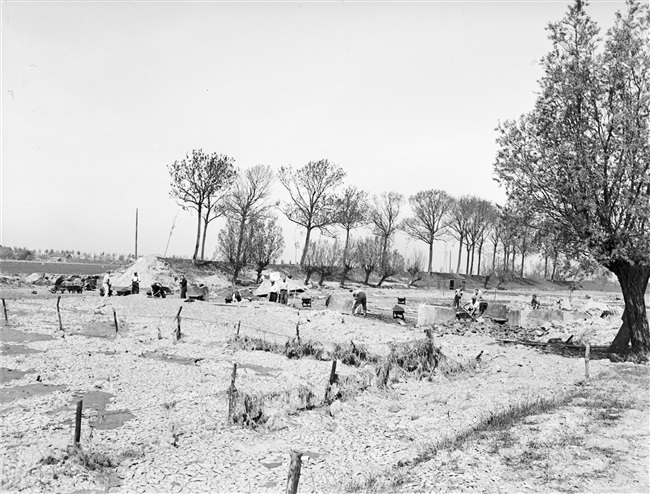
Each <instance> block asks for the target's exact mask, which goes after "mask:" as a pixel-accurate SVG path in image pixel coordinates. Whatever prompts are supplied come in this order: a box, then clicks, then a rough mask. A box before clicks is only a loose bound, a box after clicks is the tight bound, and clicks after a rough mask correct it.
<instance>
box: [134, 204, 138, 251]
mask: <svg viewBox="0 0 650 494" xmlns="http://www.w3.org/2000/svg"><path fill="white" fill-rule="evenodd" d="M135 260H136V261H137V260H138V208H135Z"/></svg>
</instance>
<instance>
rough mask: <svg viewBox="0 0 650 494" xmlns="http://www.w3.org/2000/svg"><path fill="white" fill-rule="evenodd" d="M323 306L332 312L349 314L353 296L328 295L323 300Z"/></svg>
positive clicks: (352, 304)
mask: <svg viewBox="0 0 650 494" xmlns="http://www.w3.org/2000/svg"><path fill="white" fill-rule="evenodd" d="M325 307H327V308H328V309H329V310H332V311H334V312H341V313H345V314H349V313H350V312H352V307H354V297H353V296H352V294H350V296H345V295H330V296H329V297H327V300H326V301H325Z"/></svg>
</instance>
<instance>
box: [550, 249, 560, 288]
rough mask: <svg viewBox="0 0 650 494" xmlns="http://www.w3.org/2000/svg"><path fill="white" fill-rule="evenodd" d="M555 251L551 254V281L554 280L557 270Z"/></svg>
mask: <svg viewBox="0 0 650 494" xmlns="http://www.w3.org/2000/svg"><path fill="white" fill-rule="evenodd" d="M557 256H558V254H557V252H556V253H555V255H554V256H553V272H552V273H551V281H555V272H556V271H557Z"/></svg>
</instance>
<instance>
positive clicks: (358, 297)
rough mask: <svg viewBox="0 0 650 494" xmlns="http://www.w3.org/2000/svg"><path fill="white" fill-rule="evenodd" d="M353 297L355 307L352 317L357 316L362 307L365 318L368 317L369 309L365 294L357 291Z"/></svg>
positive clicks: (353, 293)
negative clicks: (358, 309) (359, 308)
mask: <svg viewBox="0 0 650 494" xmlns="http://www.w3.org/2000/svg"><path fill="white" fill-rule="evenodd" d="M352 296H353V297H354V307H353V308H352V315H355V314H356V312H357V308H358V307H359V306H361V308H362V309H363V317H366V314H367V310H366V309H367V308H366V294H365V292H362V291H361V290H355V291H354V292H352Z"/></svg>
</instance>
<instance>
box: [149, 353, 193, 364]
mask: <svg viewBox="0 0 650 494" xmlns="http://www.w3.org/2000/svg"><path fill="white" fill-rule="evenodd" d="M142 357H144V358H150V359H153V360H161V361H163V362H171V363H172V364H181V365H196V359H193V358H187V357H173V356H171V355H164V354H162V353H156V352H144V353H143V354H142Z"/></svg>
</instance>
